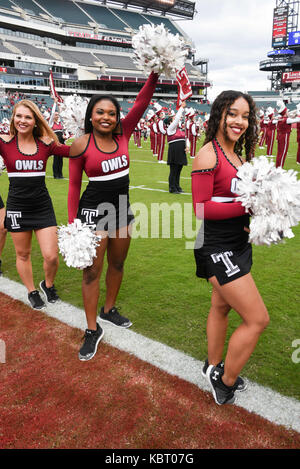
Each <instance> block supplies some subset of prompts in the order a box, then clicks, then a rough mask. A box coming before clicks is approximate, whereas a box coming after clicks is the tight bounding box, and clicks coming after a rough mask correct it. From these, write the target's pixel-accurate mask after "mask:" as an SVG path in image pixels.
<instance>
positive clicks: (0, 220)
mask: <svg viewBox="0 0 300 469" xmlns="http://www.w3.org/2000/svg"><path fill="white" fill-rule="evenodd" d="M4 218H5V208H1V209H0V257H1V254H2V251H3V248H4V245H5V240H6V234H7V230H6V229H5V228H4Z"/></svg>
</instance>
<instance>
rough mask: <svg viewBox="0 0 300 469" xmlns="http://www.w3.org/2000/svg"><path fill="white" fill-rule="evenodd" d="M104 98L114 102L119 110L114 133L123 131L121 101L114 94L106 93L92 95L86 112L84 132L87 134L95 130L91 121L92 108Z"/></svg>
mask: <svg viewBox="0 0 300 469" xmlns="http://www.w3.org/2000/svg"><path fill="white" fill-rule="evenodd" d="M103 99H108V100H109V101H111V102H112V103H113V105H114V106H115V108H116V112H117V125H116V127H115V129H114V130H113V133H114V134H117V133H121V108H120V104H119V101H118V100H117V99H116V98H115V97H114V96H112V95H110V94H109V95H106V94H95V95H94V96H92V97H91V99H90V102H89V104H88V105H87V108H86V112H85V118H84V132H85V133H86V134H90V133H92V132H93V126H92V122H91V120H90V119H91V116H92V110H93V107H94V106H95V104H96V103H98V101H102V100H103Z"/></svg>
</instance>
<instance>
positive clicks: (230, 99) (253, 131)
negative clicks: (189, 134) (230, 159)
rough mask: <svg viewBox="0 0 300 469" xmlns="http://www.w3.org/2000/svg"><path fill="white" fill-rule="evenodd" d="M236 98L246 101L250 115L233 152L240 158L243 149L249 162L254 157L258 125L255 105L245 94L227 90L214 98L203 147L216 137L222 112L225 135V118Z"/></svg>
mask: <svg viewBox="0 0 300 469" xmlns="http://www.w3.org/2000/svg"><path fill="white" fill-rule="evenodd" d="M238 98H244V99H245V100H246V101H247V103H248V104H249V110H250V113H249V125H248V128H247V130H246V132H245V133H244V134H243V135H242V136H241V137H240V138H239V140H238V141H237V142H236V144H235V147H234V151H235V153H237V154H238V155H240V156H242V153H243V148H244V149H245V154H246V160H247V161H249V160H251V158H253V156H254V151H255V145H256V143H257V141H258V125H257V117H256V113H257V109H256V106H255V103H254V101H253V99H252V97H251V96H250V95H248V94H246V93H242V92H240V91H233V90H228V91H223V92H222V93H221V94H219V95H218V96H217V97H216V99H215V100H214V102H213V104H212V107H211V111H210V118H209V120H208V123H207V130H206V136H205V140H204V143H203V145H205V144H206V143H208V142H211V141H212V140H213V139H214V138H215V137H216V134H217V131H218V129H219V125H220V122H221V118H222V114H223V112H224V110H225V120H224V129H223V130H224V133H225V134H226V120H227V119H226V118H227V115H228V112H229V108H230V106H231V105H232V104H233V103H234V102H235V101H236V100H237V99H238Z"/></svg>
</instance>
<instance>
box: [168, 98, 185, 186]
mask: <svg viewBox="0 0 300 469" xmlns="http://www.w3.org/2000/svg"><path fill="white" fill-rule="evenodd" d="M185 105H186V104H185V101H183V102H182V105H181V106H180V108H179V110H178V111H177V114H175V112H174V111H173V112H172V113H171V115H170V116H169V117H167V119H165V121H167V122H166V125H167V140H168V161H167V163H168V165H169V166H170V174H169V192H170V193H173V194H180V193H181V192H182V188H181V187H180V174H181V170H182V167H183V166H185V165H187V159H186V141H185V132H184V130H181V128H180V125H179V124H180V121H181V118H182V115H183V110H184V108H185Z"/></svg>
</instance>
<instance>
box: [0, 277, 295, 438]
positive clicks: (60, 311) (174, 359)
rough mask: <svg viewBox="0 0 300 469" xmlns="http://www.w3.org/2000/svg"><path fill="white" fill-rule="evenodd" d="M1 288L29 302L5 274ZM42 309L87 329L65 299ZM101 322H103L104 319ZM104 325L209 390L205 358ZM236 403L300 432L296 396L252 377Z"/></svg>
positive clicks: (114, 340) (114, 337)
mask: <svg viewBox="0 0 300 469" xmlns="http://www.w3.org/2000/svg"><path fill="white" fill-rule="evenodd" d="M0 291H1V292H2V293H4V294H5V295H8V296H10V297H11V298H14V299H15V300H19V301H22V302H23V303H25V304H26V305H27V306H28V303H27V289H26V288H25V287H24V285H22V284H19V283H17V282H15V281H13V280H10V279H8V278H6V277H0ZM43 312H44V313H46V314H47V315H49V316H50V317H53V318H56V319H57V320H59V321H60V322H63V323H65V324H68V325H69V326H71V327H76V328H77V329H81V330H85V329H86V318H85V312H84V311H83V310H82V309H79V308H77V307H75V306H73V305H70V304H68V303H64V302H63V301H61V302H59V303H58V304H56V305H55V304H54V305H52V304H47V306H46V308H45V310H43ZM100 323H101V325H103V323H102V322H101V320H100ZM103 327H104V329H105V335H104V339H103V340H104V342H106V343H107V344H109V345H111V346H112V347H115V348H117V349H119V350H123V351H125V352H127V353H130V354H133V355H135V356H136V357H138V358H140V359H141V360H143V361H145V362H147V363H150V364H151V365H153V366H156V367H158V368H160V369H161V370H164V371H166V372H167V373H169V374H171V375H174V376H178V377H179V378H181V379H183V380H185V381H187V382H189V383H192V384H195V385H196V386H198V387H199V388H200V389H202V390H204V391H210V386H209V385H208V382H207V380H206V379H205V378H203V377H202V375H201V369H202V367H203V365H204V363H203V362H202V361H199V360H196V359H195V358H193V357H190V356H188V355H186V354H185V353H183V352H180V351H178V350H175V349H173V348H171V347H169V346H167V345H165V344H162V343H160V342H156V341H154V340H152V339H148V338H147V337H144V336H142V335H141V334H138V333H137V332H134V331H132V330H129V329H124V330H119V329H118V328H116V327H114V326H112V325H109V324H107V323H105V324H104V325H103ZM236 403H237V404H238V406H240V407H243V408H244V409H246V410H248V411H249V412H254V413H255V414H257V415H260V416H261V417H263V418H265V419H267V420H269V421H270V422H273V423H275V424H277V425H283V426H285V427H287V428H291V429H293V430H296V431H298V432H300V418H299V415H300V402H299V401H297V400H296V399H293V398H290V397H286V396H282V395H281V394H279V393H278V392H276V391H273V390H272V389H270V388H265V387H264V386H261V385H259V384H257V383H255V382H252V381H249V382H248V388H247V390H246V391H244V392H243V393H237V395H236ZM233 405H236V404H233Z"/></svg>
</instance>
